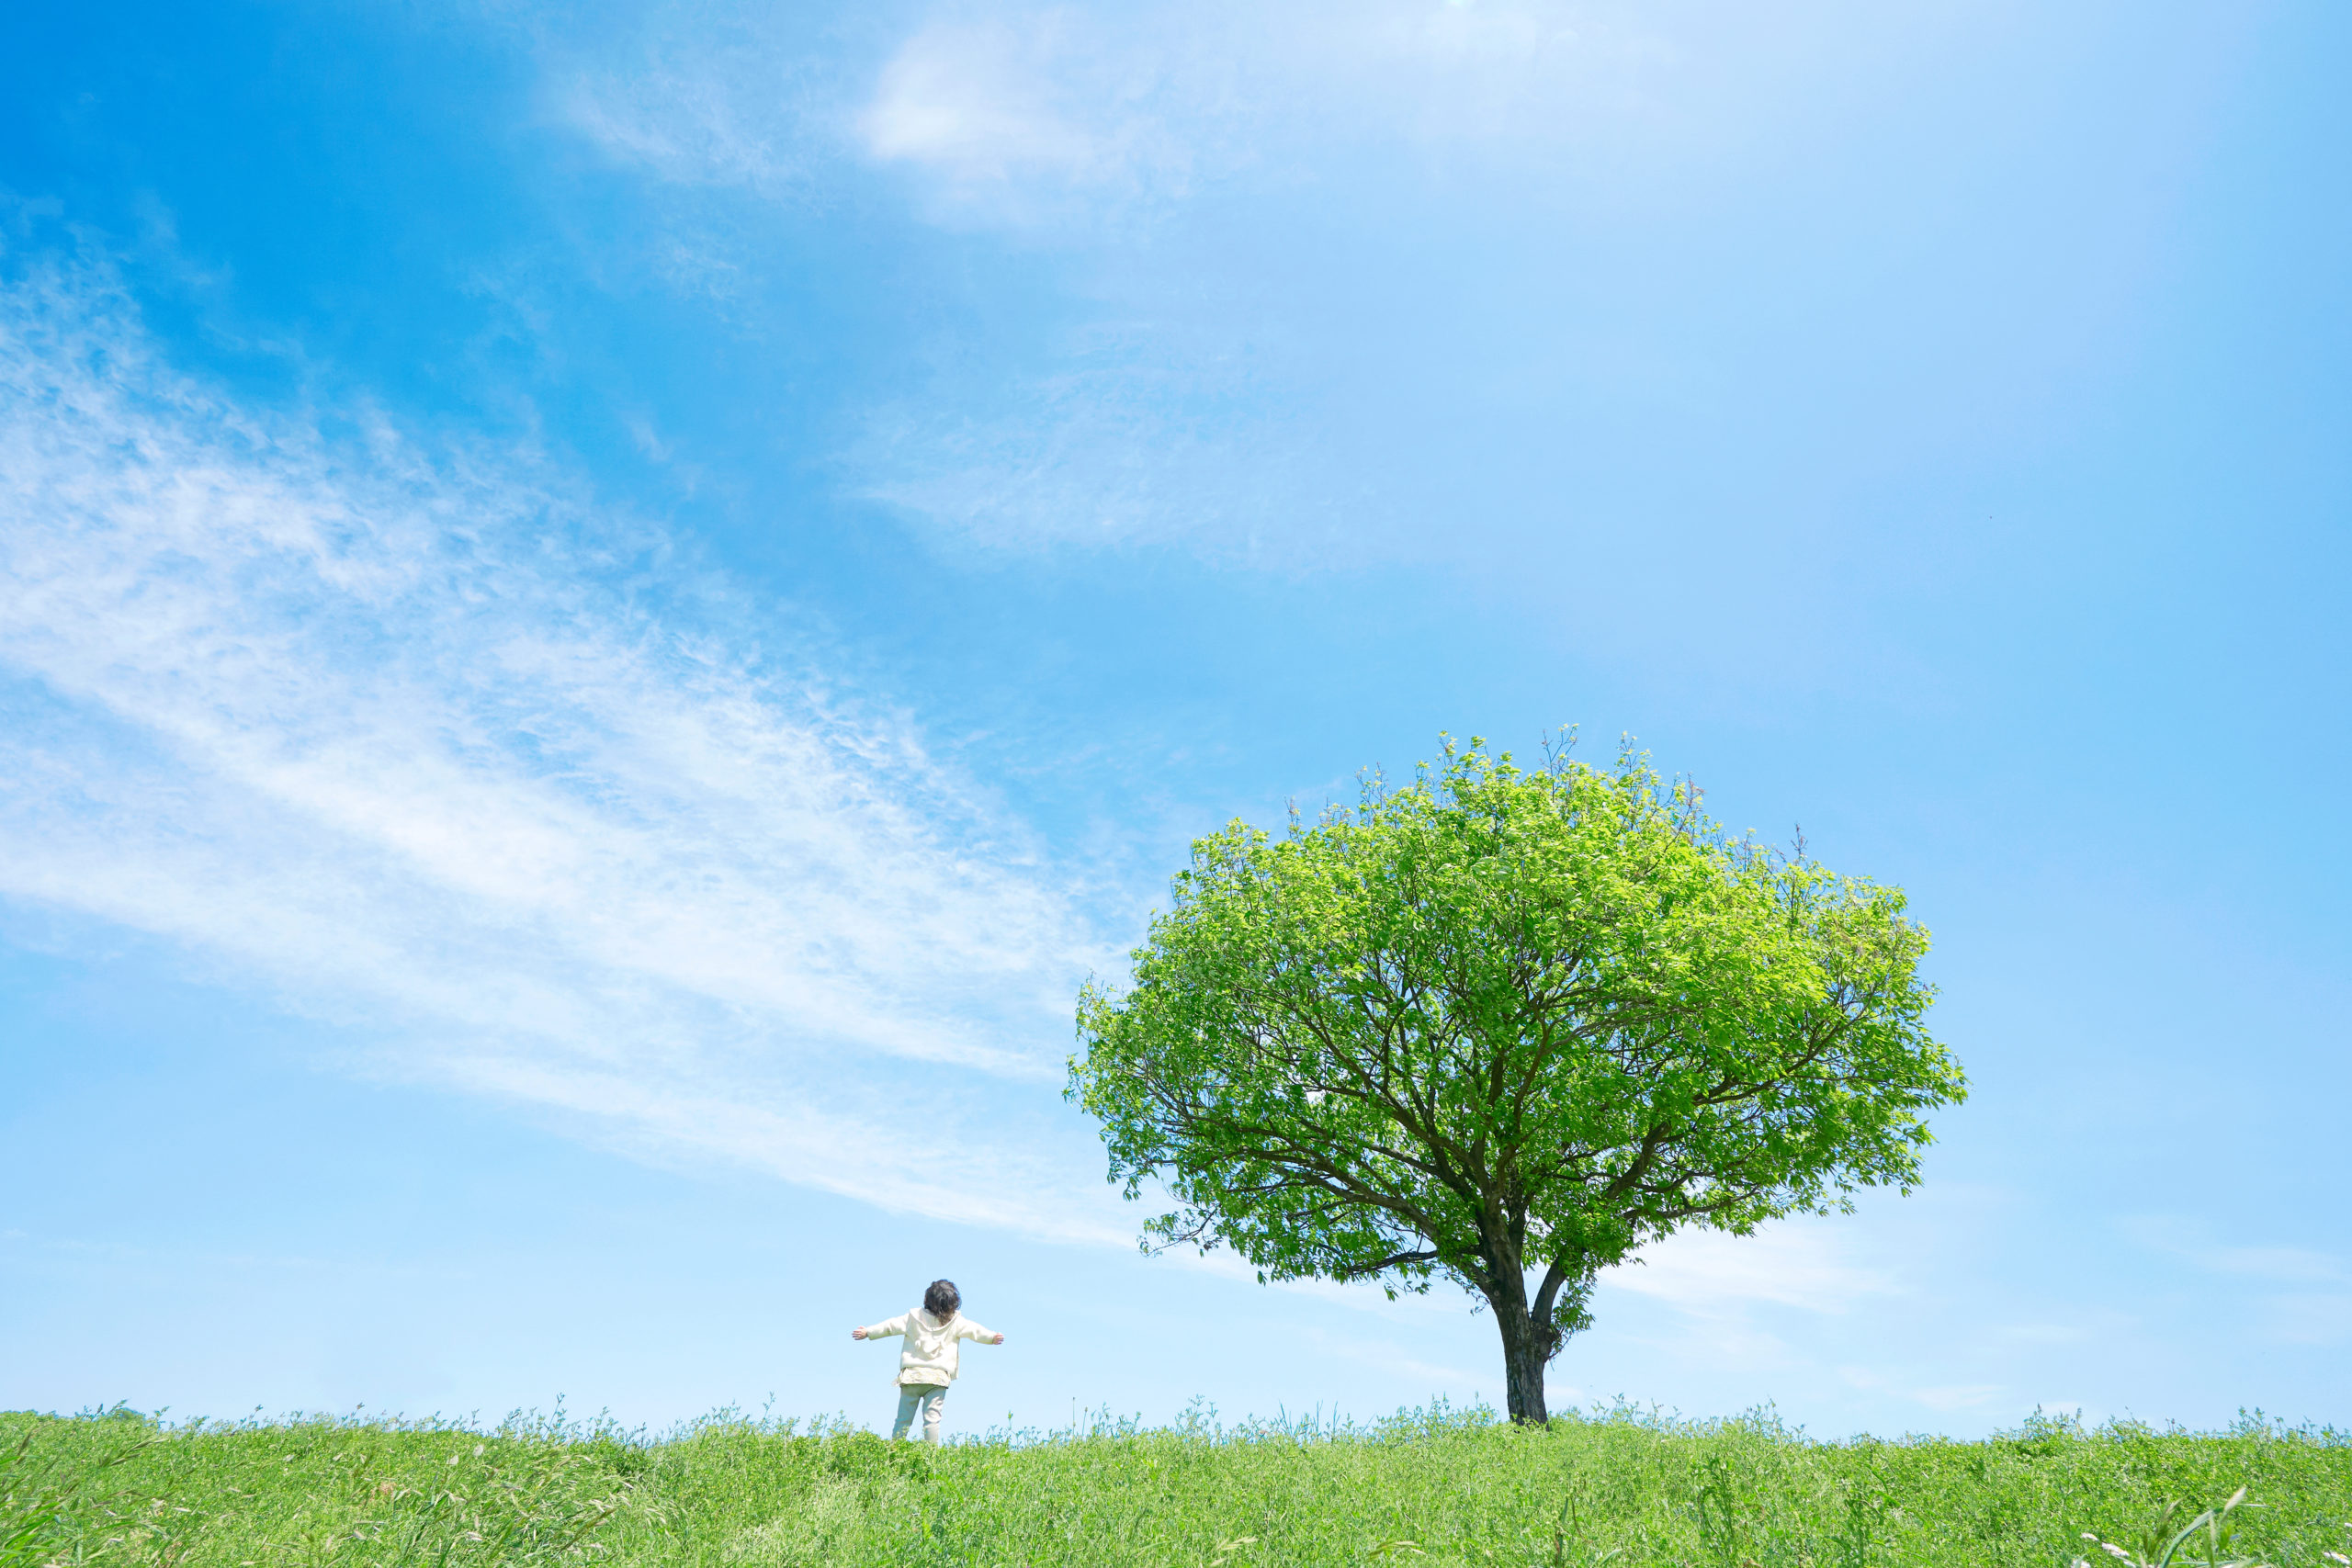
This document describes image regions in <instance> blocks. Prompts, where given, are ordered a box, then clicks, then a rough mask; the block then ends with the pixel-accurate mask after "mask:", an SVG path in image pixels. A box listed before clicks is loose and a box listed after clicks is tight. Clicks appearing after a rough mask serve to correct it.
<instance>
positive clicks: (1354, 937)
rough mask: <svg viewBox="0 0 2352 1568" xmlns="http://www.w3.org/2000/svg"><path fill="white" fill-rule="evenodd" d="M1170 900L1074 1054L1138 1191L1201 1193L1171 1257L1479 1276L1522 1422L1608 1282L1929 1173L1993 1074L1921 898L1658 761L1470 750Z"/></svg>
mask: <svg viewBox="0 0 2352 1568" xmlns="http://www.w3.org/2000/svg"><path fill="white" fill-rule="evenodd" d="M1172 894H1173V897H1172V901H1171V907H1170V909H1169V910H1168V912H1167V913H1166V914H1164V915H1161V916H1159V917H1158V918H1156V919H1154V920H1153V921H1152V924H1151V929H1150V935H1149V939H1148V941H1147V942H1146V943H1145V944H1144V945H1143V946H1142V947H1140V948H1138V949H1136V953H1135V954H1134V960H1135V971H1134V980H1133V984H1132V986H1131V987H1129V988H1128V989H1127V990H1125V992H1124V993H1121V992H1115V991H1113V990H1108V989H1105V988H1103V987H1101V986H1099V985H1095V984H1091V983H1090V984H1089V986H1088V987H1086V989H1085V991H1084V993H1083V994H1082V996H1081V998H1080V1008H1079V1019H1078V1025H1079V1042H1080V1052H1079V1054H1078V1055H1074V1056H1072V1057H1071V1058H1070V1078H1069V1095H1070V1096H1071V1097H1072V1098H1074V1099H1076V1100H1078V1101H1079V1102H1080V1103H1081V1104H1082V1105H1084V1106H1085V1108H1086V1109H1087V1110H1088V1111H1091V1112H1092V1113H1093V1114H1094V1115H1095V1116H1096V1117H1097V1118H1098V1119H1099V1120H1100V1121H1101V1122H1102V1130H1103V1142H1104V1144H1105V1145H1106V1146H1107V1148H1108V1150H1109V1155H1110V1168H1111V1179H1113V1180H1114V1181H1122V1182H1124V1183H1125V1190H1126V1195H1127V1196H1128V1197H1129V1198H1137V1197H1140V1196H1141V1195H1142V1193H1143V1191H1144V1184H1145V1182H1146V1181H1147V1180H1156V1181H1157V1182H1158V1183H1159V1184H1160V1186H1161V1187H1162V1188H1163V1189H1164V1190H1165V1191H1166V1193H1167V1194H1168V1195H1169V1196H1170V1198H1171V1199H1172V1200H1173V1205H1174V1206H1173V1207H1172V1209H1170V1211H1169V1212H1167V1213H1161V1214H1159V1215H1157V1216H1156V1217H1154V1218H1152V1219H1151V1220H1149V1221H1148V1224H1147V1226H1146V1232H1147V1240H1146V1245H1147V1246H1158V1247H1169V1246H1175V1245H1178V1244H1182V1243H1193V1244H1196V1245H1198V1246H1200V1247H1202V1248H1203V1249H1204V1250H1205V1249H1207V1248H1209V1247H1214V1246H1216V1244H1217V1243H1219V1242H1223V1243H1225V1244H1227V1245H1229V1246H1231V1247H1233V1248H1234V1249H1235V1250H1236V1251H1237V1252H1238V1253H1239V1254H1240V1255H1241V1256H1242V1257H1243V1258H1247V1259H1248V1260H1249V1261H1250V1263H1252V1264H1253V1265H1255V1266H1256V1268H1257V1269H1258V1275H1259V1279H1260V1280H1261V1281H1262V1280H1285V1279H1301V1278H1306V1277H1310V1276H1317V1277H1321V1278H1326V1279H1333V1280H1367V1279H1377V1280H1380V1281H1381V1282H1382V1283H1383V1284H1384V1285H1385V1287H1386V1288H1387V1289H1388V1290H1389V1292H1390V1293H1391V1294H1392V1295H1393V1294H1394V1293H1395V1292H1396V1291H1397V1290H1399V1289H1404V1290H1427V1289H1428V1288H1429V1285H1430V1282H1431V1281H1432V1280H1435V1279H1438V1278H1448V1277H1450V1278H1452V1279H1453V1280H1456V1281H1458V1282H1460V1283H1461V1284H1463V1285H1464V1287H1466V1288H1467V1289H1468V1290H1470V1291H1472V1292H1476V1295H1478V1296H1480V1297H1482V1298H1484V1300H1485V1302H1486V1303H1487V1306H1488V1307H1489V1308H1491V1309H1492V1311H1493V1313H1494V1316H1495V1324H1496V1326H1497V1327H1498V1329H1499V1330H1500V1331H1501V1335H1502V1343H1503V1369H1504V1387H1505V1389H1506V1391H1507V1394H1508V1402H1509V1404H1510V1415H1511V1416H1512V1418H1513V1419H1515V1420H1520V1421H1542V1420H1544V1419H1546V1416H1547V1413H1546V1410H1545V1407H1544V1369H1545V1367H1546V1365H1547V1364H1548V1363H1549V1362H1550V1360H1551V1359H1552V1358H1553V1357H1554V1356H1555V1355H1556V1354H1558V1352H1559V1348H1560V1347H1561V1345H1562V1343H1563V1342H1564V1341H1565V1339H1566V1337H1567V1336H1568V1335H1569V1334H1572V1333H1574V1332H1576V1331H1577V1330H1578V1329H1580V1328H1583V1327H1585V1326H1586V1325H1588V1324H1589V1322H1590V1318H1589V1314H1588V1312H1587V1303H1588V1301H1589V1295H1590V1292H1591V1289H1592V1284H1593V1280H1594V1276H1595V1274H1596V1272H1597V1271H1598V1270H1600V1269H1603V1268H1605V1267H1607V1266H1609V1265H1611V1264H1613V1263H1617V1262H1619V1261H1621V1260H1623V1258H1627V1257H1628V1256H1630V1255H1631V1254H1632V1253H1634V1250H1635V1249H1636V1248H1638V1247H1641V1246H1643V1245H1644V1244H1645V1243H1646V1242H1649V1241H1652V1240H1654V1239H1656V1238H1657V1237H1659V1236H1662V1235H1666V1234H1668V1232H1670V1231H1672V1230H1674V1229H1676V1228H1677V1227H1679V1226H1681V1225H1685V1224H1703V1225H1712V1226H1714V1227H1717V1228H1719V1229H1722V1230H1725V1231H1730V1232H1733V1233H1735V1234H1746V1233H1747V1232H1749V1231H1752V1230H1753V1229H1754V1228H1755V1227H1756V1226H1757V1225H1758V1224H1760V1223H1762V1222H1763V1221H1765V1220H1768V1219H1770V1218H1773V1217H1775V1216H1778V1215H1783V1214H1789V1213H1799V1212H1806V1213H1827V1212H1830V1211H1831V1210H1848V1211H1850V1209H1851V1207H1852V1203H1851V1197H1850V1195H1851V1193H1852V1192H1853V1191H1854V1190H1855V1189H1857V1188H1858V1187H1864V1186H1875V1185H1881V1184H1892V1185H1894V1186H1898V1187H1900V1188H1902V1189H1904V1190H1906V1191H1907V1190H1909V1188H1910V1186H1911V1185H1912V1183H1914V1182H1915V1181H1917V1179H1918V1174H1919V1152H1920V1150H1921V1148H1922V1147H1923V1146H1924V1145H1926V1144H1927V1143H1928V1128H1927V1125H1926V1122H1924V1120H1923V1116H1924V1113H1925V1112H1927V1111H1929V1110H1931V1109H1933V1108H1935V1107H1937V1106H1940V1105H1945V1104H1949V1103H1951V1102H1954V1101H1957V1100H1960V1099H1961V1098H1962V1096H1963V1094H1964V1092H1965V1083H1964V1080H1963V1079H1962V1075H1961V1071H1960V1068H1959V1066H1958V1065H1957V1064H1956V1063H1955V1062H1954V1061H1953V1060H1952V1058H1951V1055H1949V1054H1948V1053H1947V1052H1946V1051H1945V1049H1944V1047H1943V1046H1942V1045H1940V1044H1939V1043H1937V1042H1936V1041H1934V1040H1933V1039H1931V1038H1930V1037H1929V1036H1928V1033H1927V1032H1926V1031H1925V1030H1924V1029H1923V1027H1922V1026H1921V1019H1922V1015H1923V1014H1924V1013H1925V1011H1926V1009H1927V1007H1928V1002H1929V1000H1930V999H1931V997H1932V992H1931V990H1930V989H1929V987H1927V986H1925V985H1924V984H1923V983H1922V982H1921V981H1920V979H1919V977H1918V975H1917V965H1918V962H1919V958H1920V956H1921V954H1922V953H1925V952H1926V950H1927V945H1928V933H1927V932H1926V931H1924V930H1923V929H1921V928H1920V927H1919V926H1918V925H1917V924H1916V923H1915V922H1913V921H1912V920H1910V919H1906V918H1905V913H1904V907H1905V906H1904V898H1903V895H1902V893H1901V891H1900V890H1898V889H1896V888H1893V887H1883V886H1878V885H1876V884H1873V883H1871V882H1868V881H1864V880H1861V879H1859V878H1855V877H1848V876H1838V875H1835V874H1831V873H1829V872H1828V871H1826V870H1825V869H1824V868H1822V867H1821V866H1820V865H1819V864H1817V863H1815V862H1813V861H1811V860H1809V859H1807V858H1805V857H1804V853H1803V851H1802V848H1801V847H1800V849H1799V851H1798V852H1797V853H1796V854H1795V855H1794V856H1793V857H1785V856H1781V855H1778V854H1774V853H1771V852H1767V851H1765V850H1764V849H1762V848H1761V847H1760V846H1758V844H1757V843H1755V842H1754V841H1753V840H1735V839H1731V838H1728V837H1726V836H1725V835H1724V833H1723V832H1721V831H1720V830H1719V829H1717V827H1716V826H1715V825H1714V824H1713V822H1711V821H1710V820H1709V819H1708V818H1707V817H1706V816H1705V814H1704V813H1703V812H1702V809H1701V806H1700V800H1699V795H1698V792H1697V790H1696V789H1695V788H1693V787H1691V786H1690V785H1689V784H1680V783H1678V784H1671V785H1669V784H1667V783H1666V782H1665V781H1663V780H1661V779H1660V778H1659V776H1658V774H1657V773H1656V772H1655V770H1653V769H1652V768H1651V766H1650V765H1649V763H1648V761H1646V759H1645V758H1643V757H1641V756H1639V755H1637V754H1634V753H1633V752H1631V751H1627V752H1625V753H1623V754H1622V755H1621V756H1620V757H1619V759H1618V761H1617V762H1616V764H1615V766H1613V767H1611V768H1594V767H1589V766H1587V765H1585V764H1583V763H1581V762H1577V761H1573V760H1571V759H1570V758H1568V757H1567V756H1566V750H1565V749H1563V750H1561V751H1560V752H1559V753H1558V754H1556V755H1553V756H1551V757H1550V758H1549V760H1548V761H1547V762H1546V763H1545V765H1544V766H1543V767H1541V768H1536V769H1532V770H1529V769H1522V768H1521V767H1519V766H1517V765H1516V764H1514V762H1513V761H1512V760H1511V758H1510V756H1509V755H1508V754H1500V755H1496V754H1490V753H1489V752H1488V751H1487V750H1486V748H1485V745H1484V743H1483V742H1481V741H1479V740H1477V739H1473V740H1472V741H1471V743H1470V746H1469V748H1468V750H1460V749H1458V748H1457V747H1456V746H1455V745H1454V744H1453V742H1452V741H1451V740H1448V741H1447V742H1446V744H1445V751H1444V759H1443V761H1442V763H1440V764H1439V765H1437V766H1435V767H1430V766H1424V767H1423V768H1422V769H1421V770H1420V771H1419V773H1418V774H1417V775H1416V777H1415V779H1414V782H1413V783H1412V784H1410V785H1409V786H1408V787H1404V788H1397V789H1389V788H1386V787H1385V786H1384V785H1382V784H1380V783H1379V782H1378V781H1376V780H1375V781H1374V783H1372V784H1369V785H1368V786H1367V788H1366V790H1365V793H1364V797H1363V803H1362V804H1361V806H1360V807H1358V808H1356V809H1355V810H1353V811H1340V810H1331V811H1327V812H1326V813H1325V814H1324V815H1323V817H1322V818H1320V819H1318V820H1315V821H1312V822H1306V821H1301V820H1300V819H1299V818H1298V817H1297V815H1296V813H1295V812H1294V814H1293V818H1292V822H1291V826H1290V829H1289V832H1288V833H1287V834H1286V835H1285V836H1283V837H1280V838H1276V837H1273V836H1272V835H1269V834H1268V833H1266V832H1264V831H1262V830H1261V829H1255V828H1251V827H1250V826H1248V825H1247V824H1245V823H1242V822H1238V821H1236V822H1234V823H1233V824H1231V825H1230V826H1228V827H1227V828H1226V829H1224V830H1223V831H1221V832H1217V833H1214V834H1212V835H1210V836H1209V837H1207V838H1204V839H1201V840H1197V841H1195V842H1194V844H1193V863H1192V866H1191V868H1190V869H1189V870H1187V871H1184V872H1182V873H1180V874H1178V875H1177V876H1176V878H1175V880H1174V883H1173V886H1172Z"/></svg>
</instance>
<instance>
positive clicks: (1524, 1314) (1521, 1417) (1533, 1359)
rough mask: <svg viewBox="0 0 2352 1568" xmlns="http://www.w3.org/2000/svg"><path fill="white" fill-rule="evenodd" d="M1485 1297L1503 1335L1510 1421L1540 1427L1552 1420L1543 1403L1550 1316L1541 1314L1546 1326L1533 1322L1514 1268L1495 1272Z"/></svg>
mask: <svg viewBox="0 0 2352 1568" xmlns="http://www.w3.org/2000/svg"><path fill="white" fill-rule="evenodd" d="M1516 1261H1517V1260H1516V1259H1513V1260H1512V1262H1513V1263H1514V1264H1515V1263H1516ZM1485 1293H1486V1297H1487V1305H1488V1306H1490V1307H1492V1308H1493V1309H1494V1312H1495V1326H1496V1327H1497V1328H1498V1329H1500V1330H1501V1331H1502V1337H1503V1399H1504V1402H1505V1404H1508V1405H1509V1406H1510V1418H1511V1419H1512V1420H1513V1421H1517V1422H1521V1423H1522V1424H1524V1425H1528V1426H1535V1427H1541V1426H1543V1425H1544V1423H1545V1422H1547V1421H1549V1420H1550V1419H1551V1418H1552V1413H1551V1411H1550V1409H1549V1408H1548V1407H1547V1406H1546V1405H1545V1404H1544V1368H1545V1367H1546V1366H1548V1365H1549V1364H1550V1363H1551V1359H1552V1349H1553V1336H1552V1333H1551V1326H1552V1325H1551V1324H1550V1322H1549V1321H1548V1319H1549V1318H1550V1316H1551V1314H1549V1313H1546V1314H1544V1317H1545V1319H1546V1320H1547V1321H1545V1322H1543V1323H1538V1322H1536V1321H1535V1314H1533V1313H1532V1312H1531V1311H1530V1310H1529V1307H1528V1301H1527V1277H1526V1276H1525V1275H1524V1274H1522V1273H1521V1271H1520V1270H1519V1269H1517V1268H1516V1267H1505V1268H1502V1269H1497V1270H1495V1273H1494V1276H1493V1278H1492V1280H1491V1281H1490V1283H1489V1284H1488V1286H1487V1291H1486V1292H1485Z"/></svg>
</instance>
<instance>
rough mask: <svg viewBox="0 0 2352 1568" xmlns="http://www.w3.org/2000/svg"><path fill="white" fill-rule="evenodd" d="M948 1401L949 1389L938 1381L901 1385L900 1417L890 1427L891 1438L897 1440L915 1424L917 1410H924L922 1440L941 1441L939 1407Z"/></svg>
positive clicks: (928, 1441)
mask: <svg viewBox="0 0 2352 1568" xmlns="http://www.w3.org/2000/svg"><path fill="white" fill-rule="evenodd" d="M946 1401H947V1391H946V1390H945V1389H944V1388H942V1387H940V1386H939V1385H938V1384H937V1383H928V1382H910V1383H901V1384H899V1419H898V1422H897V1424H896V1425H894V1426H893V1427H891V1428H890V1440H891V1441H892V1442H894V1443H895V1442H897V1441H898V1440H899V1438H903V1437H905V1436H906V1435H907V1428H908V1427H910V1426H912V1425H914V1419H915V1412H916V1411H918V1410H920V1411H922V1440H923V1441H924V1442H926V1443H936V1442H938V1441H939V1407H940V1406H941V1405H942V1404H945V1403H946Z"/></svg>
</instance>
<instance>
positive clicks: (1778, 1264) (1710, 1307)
mask: <svg viewBox="0 0 2352 1568" xmlns="http://www.w3.org/2000/svg"><path fill="white" fill-rule="evenodd" d="M1601 1280H1602V1283H1603V1285H1604V1286H1606V1287H1609V1288H1613V1289H1616V1290H1621V1291H1630V1292H1634V1293H1635V1294H1638V1295H1645V1296H1651V1297H1654V1298H1656V1299H1657V1300H1660V1301H1663V1302H1665V1303H1668V1305H1671V1306H1673V1307H1675V1308H1677V1309H1679V1311H1682V1312H1684V1313H1688V1314H1693V1315H1697V1316H1724V1315H1729V1314H1737V1313H1741V1312H1744V1311H1746V1310H1747V1309H1748V1308H1749V1307H1752V1306H1754V1305H1757V1304H1759V1303H1763V1304H1770V1305H1775V1306H1786V1307H1795V1308H1798V1309H1800V1310H1803V1311H1805V1312H1815V1313H1843V1312H1846V1311H1848V1310H1849V1308H1851V1307H1852V1306H1853V1305H1854V1304H1855V1303H1857V1302H1859V1301H1860V1300H1862V1299H1863V1298H1866V1297H1871V1296H1881V1295H1885V1294H1888V1293H1890V1292H1894V1290H1895V1289H1896V1285H1895V1282H1894V1280H1893V1279H1892V1278H1891V1277H1890V1276H1889V1275H1887V1274H1886V1273H1885V1272H1884V1271H1883V1270H1882V1269H1873V1268H1871V1267H1868V1266H1866V1265H1864V1264H1860V1263H1857V1262H1855V1261H1853V1260H1852V1259H1851V1258H1849V1256H1848V1252H1847V1248H1846V1246H1845V1244H1844V1243H1843V1242H1842V1241H1841V1240H1840V1239H1839V1237H1838V1234H1837V1233H1836V1232H1835V1231H1834V1230H1832V1229H1830V1228H1828V1227H1826V1226H1819V1225H1813V1224H1804V1223H1802V1222H1784V1223H1782V1224H1776V1225H1768V1226H1766V1227H1765V1228H1764V1229H1762V1230H1760V1231H1758V1232H1757V1233H1756V1234H1755V1235H1747V1236H1736V1235H1727V1234H1725V1233H1724V1232H1721V1231H1710V1230H1686V1231H1682V1232H1680V1233H1678V1234H1677V1235H1672V1236H1669V1237H1668V1238H1667V1239H1666V1240H1665V1241H1662V1242H1659V1243H1657V1245H1655V1246H1653V1247H1649V1248H1648V1249H1646V1250H1645V1252H1643V1253H1642V1254H1641V1255H1640V1258H1639V1259H1638V1260H1637V1261H1634V1262H1629V1263H1627V1264H1625V1265H1623V1266H1622V1267H1620V1268H1616V1269H1610V1270H1609V1271H1608V1272H1607V1273H1605V1274H1603V1275H1602V1276H1601Z"/></svg>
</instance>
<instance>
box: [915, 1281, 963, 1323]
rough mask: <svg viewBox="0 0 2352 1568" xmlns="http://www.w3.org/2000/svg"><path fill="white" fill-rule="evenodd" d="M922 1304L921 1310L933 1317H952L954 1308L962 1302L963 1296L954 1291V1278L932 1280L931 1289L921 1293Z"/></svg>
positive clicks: (954, 1313) (954, 1312)
mask: <svg viewBox="0 0 2352 1568" xmlns="http://www.w3.org/2000/svg"><path fill="white" fill-rule="evenodd" d="M922 1304H923V1310H925V1311H926V1312H928V1313H930V1314H931V1315H932V1316H933V1317H953V1316H955V1315H956V1308H958V1307H960V1306H962V1305H963V1304H964V1298H963V1297H962V1296H960V1295H958V1294H956V1281H955V1280H933V1281H932V1282H931V1289H929V1290H927V1291H925V1292H923V1293H922Z"/></svg>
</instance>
